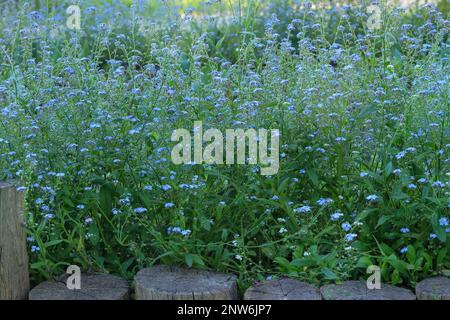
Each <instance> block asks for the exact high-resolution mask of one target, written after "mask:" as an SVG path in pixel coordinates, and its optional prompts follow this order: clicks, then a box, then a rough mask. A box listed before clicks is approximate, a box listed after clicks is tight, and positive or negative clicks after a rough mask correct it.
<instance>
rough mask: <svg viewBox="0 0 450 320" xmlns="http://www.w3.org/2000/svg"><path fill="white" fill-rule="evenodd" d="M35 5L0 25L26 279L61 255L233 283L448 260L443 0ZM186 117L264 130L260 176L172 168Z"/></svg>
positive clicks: (346, 274) (237, 169)
mask: <svg viewBox="0 0 450 320" xmlns="http://www.w3.org/2000/svg"><path fill="white" fill-rule="evenodd" d="M37 2H38V1H31V2H30V3H28V2H27V1H17V2H13V3H9V4H8V3H5V4H3V7H2V13H1V17H0V26H1V28H0V30H1V31H0V52H1V54H0V64H1V65H0V81H1V82H0V112H1V118H0V179H16V180H19V181H21V184H22V187H20V189H21V190H24V192H26V199H27V208H28V210H27V212H28V215H27V229H28V233H29V238H28V244H29V249H30V256H31V268H32V269H31V270H32V274H33V279H34V280H35V281H38V280H42V279H43V278H49V277H52V276H54V275H58V274H60V273H61V272H62V271H63V270H65V268H66V267H67V265H69V264H77V265H80V266H82V267H83V269H84V270H95V271H104V272H110V273H116V274H121V275H123V276H126V277H127V278H131V277H132V276H133V275H134V274H135V273H136V272H137V270H139V268H142V267H144V266H148V265H152V264H156V263H165V264H181V265H187V266H189V267H191V266H192V267H195V268H212V269H214V270H218V271H226V272H233V273H236V274H238V275H239V279H240V285H241V287H242V288H245V287H246V286H247V285H249V284H250V283H252V282H253V281H254V280H261V279H264V278H266V277H274V276H281V275H289V276H292V277H296V278H299V279H306V280H308V281H310V282H314V283H325V282H334V281H339V280H343V279H349V278H353V279H357V278H359V277H366V275H365V274H366V268H367V266H369V265H378V266H380V268H381V269H382V279H383V281H385V282H388V283H394V284H401V285H404V286H414V285H415V283H416V281H418V280H420V279H422V278H423V277H425V276H430V275H433V274H439V273H445V272H448V269H449V267H450V251H449V248H450V246H449V244H450V240H449V239H450V236H449V232H450V226H449V207H450V201H449V199H450V197H449V192H450V190H449V174H450V170H449V169H450V158H449V150H450V139H449V134H450V128H449V111H450V110H449V105H450V104H449V102H450V100H449V99H450V98H449V93H450V68H449V60H448V58H449V49H450V42H449V36H448V35H449V30H450V22H449V21H448V20H446V19H448V7H447V4H448V2H442V3H441V4H440V7H438V8H436V7H434V6H433V5H426V6H412V7H410V8H409V9H406V10H400V9H396V8H394V7H386V8H382V16H381V17H382V23H381V28H380V29H377V30H373V31H370V30H369V29H368V28H367V20H368V18H369V14H367V11H366V6H367V4H365V5H362V4H360V3H359V2H358V3H357V4H354V5H345V6H340V7H331V8H327V7H323V8H319V7H317V6H315V7H312V6H311V4H310V3H308V2H301V3H300V4H299V3H290V2H288V1H276V2H275V1H271V2H269V3H267V2H260V1H247V2H244V1H243V2H242V3H241V4H240V5H239V4H235V5H232V6H231V7H230V5H228V4H221V3H219V2H214V1H209V3H208V4H200V3H199V4H198V5H197V6H196V9H194V10H192V9H191V8H184V9H183V10H181V11H180V8H178V7H176V6H173V5H171V2H170V1H168V2H162V3H156V2H152V6H151V7H149V6H148V5H146V4H145V3H144V5H143V6H144V7H143V8H140V7H139V5H140V4H139V5H138V6H131V7H130V6H129V4H127V3H123V4H120V3H119V2H118V1H110V2H108V1H82V2H80V7H81V10H82V19H81V21H82V24H81V28H82V29H81V30H69V29H67V28H66V18H67V15H66V12H65V9H66V8H67V6H68V5H70V4H72V3H71V2H64V1H60V2H59V3H60V4H59V5H57V6H56V5H54V6H48V5H46V2H45V1H44V2H43V3H42V4H41V5H40V6H38V7H36V6H35V5H36V3H37ZM61 2H62V3H61ZM47 4H48V2H47ZM139 9H140V10H139ZM214 13H220V14H221V15H220V16H217V15H216V17H215V18H214ZM226 13H227V14H228V15H225V14H226ZM198 120H200V121H203V124H204V126H205V127H208V128H218V129H221V130H223V131H225V129H227V128H243V129H248V128H267V129H280V132H281V146H282V150H281V151H280V152H281V155H280V157H281V160H280V171H279V172H278V174H276V175H273V176H268V177H267V176H262V175H261V174H260V173H259V168H258V166H254V165H234V166H229V165H228V166H227V165H174V164H173V163H172V161H171V158H170V152H171V148H172V147H173V145H174V143H173V142H171V141H170V138H171V134H172V131H173V130H175V129H178V128H187V129H191V128H192V127H193V122H194V121H198Z"/></svg>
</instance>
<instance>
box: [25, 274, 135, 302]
mask: <svg viewBox="0 0 450 320" xmlns="http://www.w3.org/2000/svg"><path fill="white" fill-rule="evenodd" d="M67 277H68V276H66V275H64V276H61V277H60V279H58V280H57V281H46V282H43V283H41V284H39V285H38V286H37V287H35V288H33V289H32V290H31V291H30V300H128V299H129V287H128V283H127V281H126V280H124V279H122V278H120V277H117V276H113V275H108V274H81V289H80V290H76V289H75V290H70V289H68V288H67V284H66V283H67Z"/></svg>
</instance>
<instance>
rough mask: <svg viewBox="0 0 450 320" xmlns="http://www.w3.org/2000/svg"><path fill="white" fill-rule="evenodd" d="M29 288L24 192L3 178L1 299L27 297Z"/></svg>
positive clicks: (0, 197)
mask: <svg viewBox="0 0 450 320" xmlns="http://www.w3.org/2000/svg"><path fill="white" fill-rule="evenodd" d="M29 290H30V281H29V273H28V253H27V246H26V232H25V229H24V195H23V193H22V192H20V191H18V190H17V189H16V185H15V183H13V182H0V300H23V299H27V297H28V292H29Z"/></svg>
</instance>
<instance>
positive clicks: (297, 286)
mask: <svg viewBox="0 0 450 320" xmlns="http://www.w3.org/2000/svg"><path fill="white" fill-rule="evenodd" d="M244 300H322V296H321V294H320V291H319V289H317V288H316V287H314V286H312V285H310V284H308V283H305V282H301V281H298V280H294V279H289V278H283V279H279V280H270V281H265V282H262V283H257V284H255V285H253V286H252V287H250V288H248V289H247V291H246V292H245V294H244Z"/></svg>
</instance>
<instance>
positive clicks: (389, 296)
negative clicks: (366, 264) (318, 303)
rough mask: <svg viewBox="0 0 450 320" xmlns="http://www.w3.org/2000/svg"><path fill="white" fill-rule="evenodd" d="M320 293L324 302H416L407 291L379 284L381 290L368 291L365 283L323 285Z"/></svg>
mask: <svg viewBox="0 0 450 320" xmlns="http://www.w3.org/2000/svg"><path fill="white" fill-rule="evenodd" d="M320 292H321V293H322V297H323V298H324V299H325V300H416V296H415V295H414V293H413V292H412V291H410V290H408V289H405V288H399V287H395V286H391V285H387V284H381V289H372V290H370V289H368V288H367V284H366V282H365V281H345V282H344V283H342V284H330V285H325V286H322V287H321V288H320Z"/></svg>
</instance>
